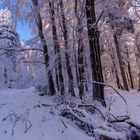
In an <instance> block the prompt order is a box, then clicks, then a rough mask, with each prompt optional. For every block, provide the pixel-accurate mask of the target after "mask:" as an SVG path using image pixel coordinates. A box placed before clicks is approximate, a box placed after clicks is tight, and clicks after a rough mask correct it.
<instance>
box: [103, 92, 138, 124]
mask: <svg viewBox="0 0 140 140" xmlns="http://www.w3.org/2000/svg"><path fill="white" fill-rule="evenodd" d="M118 91H119V93H120V94H121V95H122V96H123V97H124V99H125V100H126V101H127V105H126V104H125V103H124V101H123V99H122V98H121V97H120V96H119V95H117V94H116V93H115V92H114V91H113V90H107V91H106V100H107V102H108V104H111V105H110V106H111V107H110V108H111V113H112V114H114V115H115V116H121V115H129V116H130V118H131V119H132V120H133V121H136V122H138V123H140V92H137V91H136V90H132V91H129V92H127V91H121V90H118Z"/></svg>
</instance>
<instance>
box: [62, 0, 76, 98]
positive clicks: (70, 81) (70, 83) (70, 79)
mask: <svg viewBox="0 0 140 140" xmlns="http://www.w3.org/2000/svg"><path fill="white" fill-rule="evenodd" d="M59 6H60V12H61V18H62V28H63V36H64V45H65V58H66V69H67V74H68V92H69V93H70V94H71V95H72V96H75V93H74V86H73V75H72V69H71V65H70V55H69V54H68V48H69V45H68V31H67V25H66V18H65V15H64V5H63V1H62V0H59Z"/></svg>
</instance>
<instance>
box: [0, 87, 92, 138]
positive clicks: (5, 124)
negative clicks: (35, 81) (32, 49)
mask: <svg viewBox="0 0 140 140" xmlns="http://www.w3.org/2000/svg"><path fill="white" fill-rule="evenodd" d="M53 101H54V100H53V99H51V98H49V97H47V96H43V97H41V96H38V94H37V93H36V92H35V90H34V88H29V89H20V90H15V89H7V90H0V140H93V138H92V137H89V136H87V135H86V134H84V133H83V132H82V131H81V130H79V129H77V128H76V127H74V126H71V125H70V124H69V123H67V126H66V127H65V126H64V124H63V121H62V117H60V116H59V115H57V112H56V113H55V110H53V108H52V107H51V105H54V104H55V103H54V102H53ZM43 104H44V105H43ZM47 105H48V106H47ZM49 105H50V106H49Z"/></svg>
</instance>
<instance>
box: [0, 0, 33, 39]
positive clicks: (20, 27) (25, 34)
mask: <svg viewBox="0 0 140 140" xmlns="http://www.w3.org/2000/svg"><path fill="white" fill-rule="evenodd" d="M1 8H3V4H2V2H0V9H1ZM16 30H17V32H18V34H19V36H20V39H21V41H26V40H28V39H30V38H31V36H32V34H31V29H30V27H29V26H28V24H27V23H25V22H20V21H18V22H17V27H16Z"/></svg>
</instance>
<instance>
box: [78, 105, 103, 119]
mask: <svg viewBox="0 0 140 140" xmlns="http://www.w3.org/2000/svg"><path fill="white" fill-rule="evenodd" d="M81 107H85V108H88V107H92V108H94V109H95V110H97V111H98V112H99V113H100V114H101V116H102V118H103V119H104V120H105V116H104V115H103V113H102V112H101V110H100V109H99V108H97V107H95V106H93V105H85V104H78V108H81Z"/></svg>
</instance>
